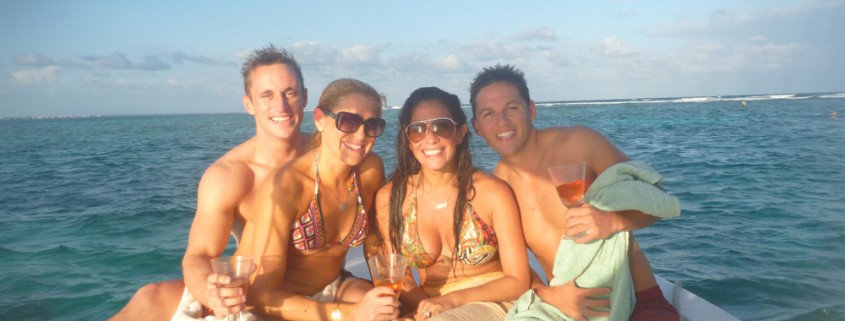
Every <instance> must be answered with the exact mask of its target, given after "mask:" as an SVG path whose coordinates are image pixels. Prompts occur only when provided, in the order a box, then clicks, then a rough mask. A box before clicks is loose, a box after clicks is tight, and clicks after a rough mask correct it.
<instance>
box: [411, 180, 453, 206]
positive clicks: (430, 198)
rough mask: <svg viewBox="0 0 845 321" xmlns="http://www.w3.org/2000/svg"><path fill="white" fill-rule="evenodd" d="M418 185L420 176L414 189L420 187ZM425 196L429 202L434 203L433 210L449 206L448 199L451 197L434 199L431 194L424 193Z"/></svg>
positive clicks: (420, 182) (420, 181)
mask: <svg viewBox="0 0 845 321" xmlns="http://www.w3.org/2000/svg"><path fill="white" fill-rule="evenodd" d="M420 185H422V177H420V178H419V181H417V187H416V190H420V189H421V188H420ZM426 198H427V199H428V201H429V202H432V203H434V210H436V211H439V210H442V209H444V208H446V207H447V206H449V199H450V198H452V197H451V196H447V197H446V199H444V200H442V201H437V200H435V199H434V197H432V196H431V195H426Z"/></svg>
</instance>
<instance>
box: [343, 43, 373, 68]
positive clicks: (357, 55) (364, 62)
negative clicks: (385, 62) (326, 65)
mask: <svg viewBox="0 0 845 321" xmlns="http://www.w3.org/2000/svg"><path fill="white" fill-rule="evenodd" d="M378 54H379V52H378V50H377V49H376V48H374V47H372V46H365V45H356V46H352V47H350V48H346V49H343V50H341V51H340V56H339V57H338V63H339V64H340V65H341V66H342V67H353V68H354V67H366V66H373V65H375V64H377V63H378V62H379V60H378Z"/></svg>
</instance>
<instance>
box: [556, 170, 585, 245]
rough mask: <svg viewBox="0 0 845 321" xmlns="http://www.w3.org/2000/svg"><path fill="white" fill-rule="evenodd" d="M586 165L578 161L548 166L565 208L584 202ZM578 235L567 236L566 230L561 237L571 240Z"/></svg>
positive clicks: (577, 205)
mask: <svg viewBox="0 0 845 321" xmlns="http://www.w3.org/2000/svg"><path fill="white" fill-rule="evenodd" d="M586 165H587V164H586V163H585V162H578V163H573V164H564V165H559V166H552V167H549V175H551V177H552V183H554V184H555V190H556V191H557V196H558V197H559V198H560V201H561V203H563V205H564V206H566V207H567V208H573V207H579V206H581V205H583V204H584V192H585V190H586V187H587V184H586V182H585V180H584V172H585V168H586ZM582 234H583V233H582ZM580 236H581V235H578V236H575V237H567V236H566V232H564V237H563V238H565V239H568V240H572V239H576V238H578V237H580Z"/></svg>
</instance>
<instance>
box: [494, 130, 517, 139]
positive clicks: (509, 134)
mask: <svg viewBox="0 0 845 321" xmlns="http://www.w3.org/2000/svg"><path fill="white" fill-rule="evenodd" d="M514 134H516V132H515V131H513V130H509V131H506V132H504V133H499V134H498V135H496V137H498V138H503V139H504V138H511V137H513V135H514Z"/></svg>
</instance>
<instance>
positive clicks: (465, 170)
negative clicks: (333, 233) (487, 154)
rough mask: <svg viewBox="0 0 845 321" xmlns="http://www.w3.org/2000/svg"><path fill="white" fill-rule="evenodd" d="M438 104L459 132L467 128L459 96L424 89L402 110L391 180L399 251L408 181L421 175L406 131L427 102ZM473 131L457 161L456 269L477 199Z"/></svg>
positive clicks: (392, 227)
mask: <svg viewBox="0 0 845 321" xmlns="http://www.w3.org/2000/svg"><path fill="white" fill-rule="evenodd" d="M427 100H435V101H438V102H440V103H442V104H443V106H445V107H446V109H447V110H448V111H449V114H450V115H451V118H452V120H454V121H455V123H457V124H458V128H460V127H461V126H464V125H466V123H467V116H466V114H465V113H464V111H463V109H461V101H460V99H458V96H455V95H454V94H450V93H448V92H446V91H443V90H442V89H440V88H437V87H423V88H419V89H417V90H414V92H413V93H411V96H410V97H408V99H407V100H405V104H404V105H402V110H401V111H399V133H398V134H397V135H396V152H397V158H396V168H395V169H394V170H393V173H392V174H390V177H389V178H388V180H390V182H391V183H393V187H392V188H391V190H390V243H391V244H392V245H393V248H394V249H399V246H400V244H401V240H402V233H403V225H404V223H405V222H404V218H403V217H402V203H403V202H404V201H405V191H406V189H407V185H408V178H409V177H410V176H411V175H414V174H417V173H419V172H420V162H419V161H417V159H416V158H414V154H413V152H411V147H410V146H409V145H410V142H409V141H408V136H406V135H405V127H407V126H408V124H410V123H411V114H413V111H414V109H415V108H416V107H417V106H419V104H420V103H421V102H423V101H427ZM470 136H471V135H470V131H469V130H467V131H466V135H464V139H463V140H462V141H461V142H460V143H459V144H458V147H457V153H456V155H455V159H456V160H457V162H458V166H457V167H458V169H457V170H458V179H457V182H456V183H457V187H458V197H457V201H456V204H455V212H454V223H453V226H452V231H453V234H454V237H455V248H454V249H452V264H453V265H454V264H455V262H456V260H455V258H456V256H457V255H458V247H459V245H460V244H459V243H460V239H461V238H460V233H461V225H462V223H463V218H464V210H465V209H466V205H467V202H469V201H470V200H472V199H473V198H474V196H475V188H474V187H473V185H472V181H473V180H472V178H473V175H474V174H475V171H476V169H475V167H473V166H472V155H471V153H470V150H469V140H470Z"/></svg>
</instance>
